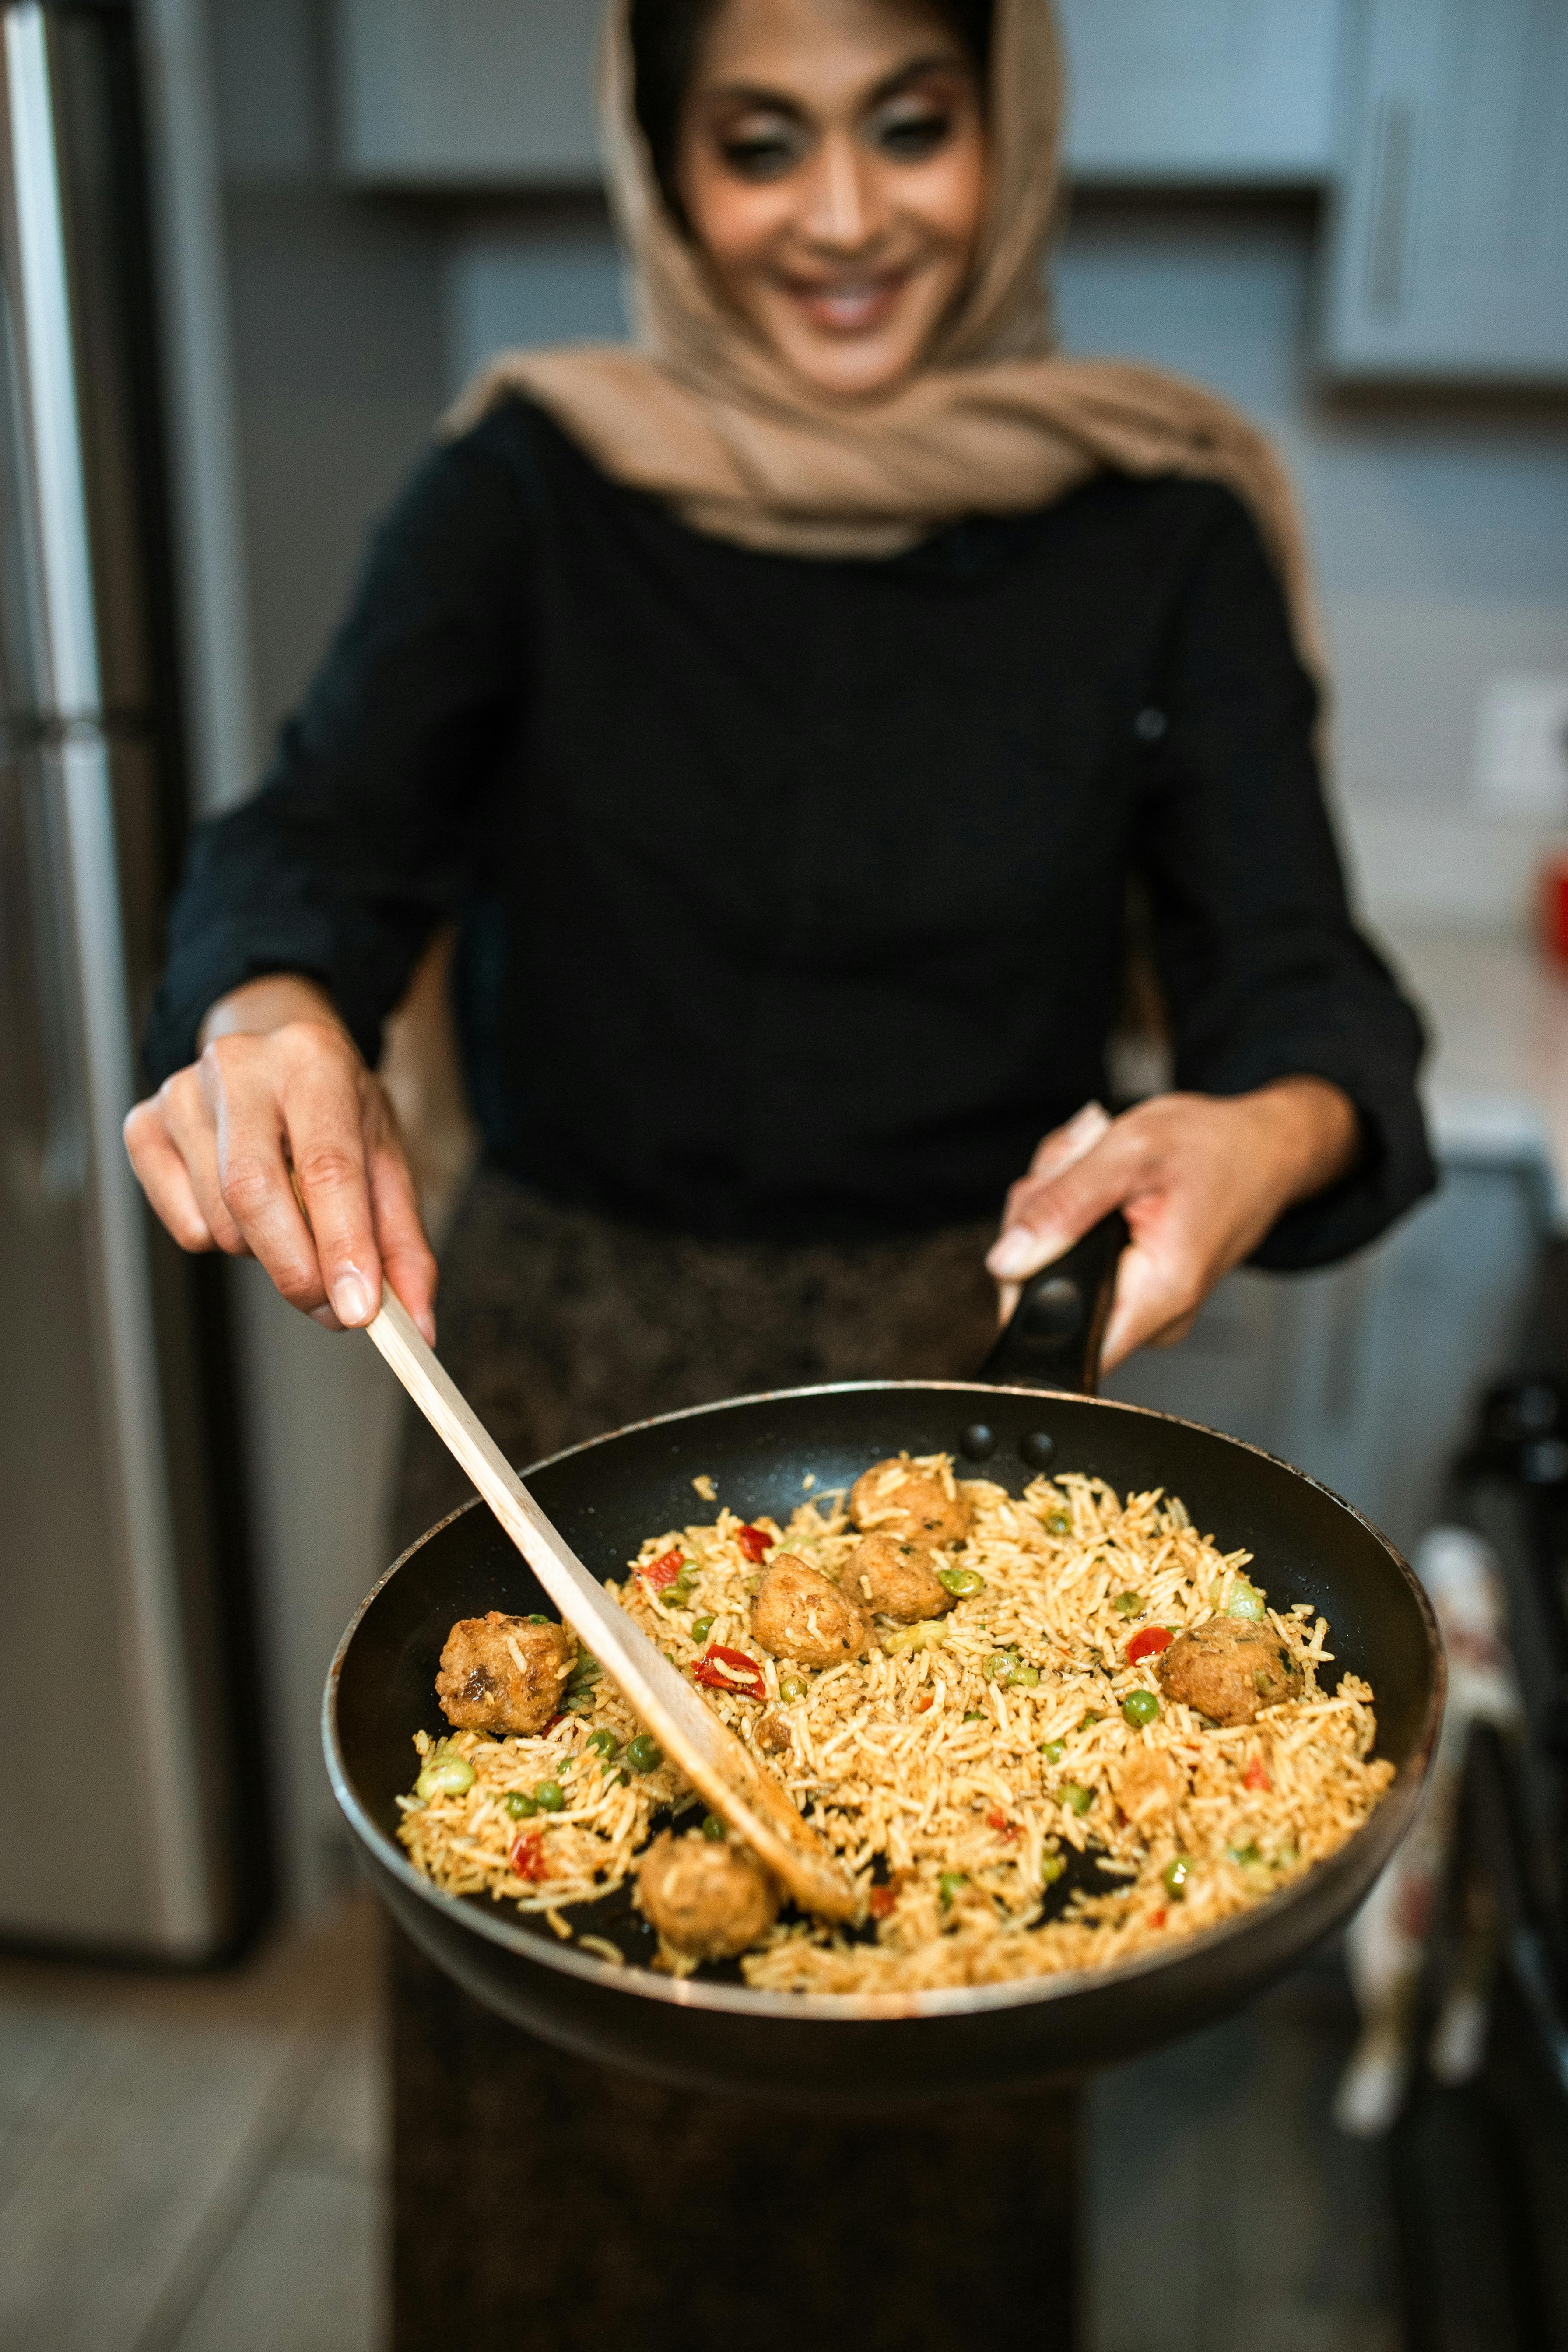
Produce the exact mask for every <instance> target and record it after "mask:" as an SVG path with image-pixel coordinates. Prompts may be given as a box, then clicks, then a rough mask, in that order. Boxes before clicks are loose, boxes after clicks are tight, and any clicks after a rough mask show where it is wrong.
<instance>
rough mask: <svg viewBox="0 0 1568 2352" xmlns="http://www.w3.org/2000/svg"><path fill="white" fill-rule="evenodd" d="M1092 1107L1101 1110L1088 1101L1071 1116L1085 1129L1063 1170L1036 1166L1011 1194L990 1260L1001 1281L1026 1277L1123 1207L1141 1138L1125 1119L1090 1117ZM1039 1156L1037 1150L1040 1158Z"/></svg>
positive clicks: (1065, 1131) (1132, 1181)
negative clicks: (1037, 1170) (1039, 1170)
mask: <svg viewBox="0 0 1568 2352" xmlns="http://www.w3.org/2000/svg"><path fill="white" fill-rule="evenodd" d="M1089 1109H1094V1110H1098V1109H1099V1105H1098V1104H1093V1105H1089V1106H1088V1107H1086V1110H1084V1111H1080V1112H1079V1118H1078V1119H1075V1120H1073V1121H1072V1122H1070V1124H1071V1125H1072V1126H1075V1127H1076V1126H1077V1125H1078V1124H1079V1120H1083V1121H1084V1122H1085V1126H1084V1130H1083V1133H1082V1136H1081V1137H1080V1139H1079V1145H1078V1148H1077V1149H1076V1150H1073V1151H1072V1152H1071V1154H1070V1156H1068V1155H1067V1154H1065V1153H1064V1155H1063V1160H1062V1163H1061V1164H1060V1166H1059V1168H1058V1172H1056V1173H1054V1174H1043V1175H1036V1174H1034V1173H1033V1172H1031V1173H1030V1174H1029V1175H1028V1176H1026V1178H1025V1179H1024V1181H1023V1182H1022V1183H1020V1184H1015V1185H1014V1187H1013V1190H1012V1192H1010V1193H1009V1194H1008V1196H1007V1210H1006V1218H1005V1224H1004V1227H1003V1231H1002V1234H1001V1237H1000V1239H999V1240H997V1241H996V1242H995V1243H994V1244H993V1246H992V1248H991V1250H990V1252H989V1253H988V1255H987V1256H986V1260H985V1263H986V1265H987V1267H988V1268H989V1269H990V1271H991V1273H992V1274H993V1275H994V1276H995V1277H996V1279H997V1280H998V1281H1000V1282H1026V1281H1027V1280H1028V1278H1029V1276H1031V1275H1034V1274H1038V1272H1039V1270H1040V1268H1041V1266H1043V1265H1050V1263H1051V1261H1052V1259H1053V1258H1058V1257H1060V1256H1061V1255H1062V1253H1063V1251H1064V1250H1069V1249H1071V1247H1072V1245H1073V1244H1074V1242H1076V1241H1081V1239H1082V1238H1083V1236H1084V1234H1087V1233H1088V1231H1089V1227H1090V1226H1091V1225H1095V1224H1098V1223H1100V1218H1101V1217H1103V1216H1107V1215H1109V1214H1110V1211H1111V1210H1112V1209H1115V1208H1120V1207H1121V1203H1122V1202H1124V1201H1125V1200H1126V1199H1127V1197H1128V1194H1129V1192H1131V1190H1132V1189H1133V1187H1134V1184H1135V1181H1136V1177H1137V1160H1138V1157H1139V1150H1138V1145H1137V1141H1136V1139H1135V1138H1130V1137H1129V1135H1128V1132H1127V1129H1126V1127H1125V1125H1124V1123H1123V1122H1122V1121H1121V1120H1114V1119H1110V1118H1106V1116H1105V1114H1104V1112H1103V1111H1101V1112H1100V1122H1102V1123H1100V1122H1090V1121H1089V1119H1088V1116H1087V1113H1088V1110H1089ZM1058 1133H1059V1134H1060V1135H1061V1136H1062V1137H1063V1138H1065V1137H1066V1136H1067V1134H1068V1129H1059V1130H1058ZM1054 1140H1055V1139H1054V1138H1047V1141H1054ZM1039 1156H1040V1155H1039V1154H1038V1153H1037V1155H1036V1157H1037V1159H1038V1158H1039Z"/></svg>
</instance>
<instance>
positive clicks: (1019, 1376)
mask: <svg viewBox="0 0 1568 2352" xmlns="http://www.w3.org/2000/svg"><path fill="white" fill-rule="evenodd" d="M1130 1240H1131V1234H1129V1232H1128V1230H1127V1220H1126V1218H1125V1217H1124V1216H1123V1215H1122V1213H1121V1210H1120V1209H1112V1211H1111V1212H1110V1215H1109V1216H1108V1217H1102V1218H1101V1219H1100V1223H1099V1224H1098V1225H1091V1226H1090V1228H1089V1232H1088V1233H1087V1234H1084V1236H1083V1239H1082V1240H1081V1241H1079V1242H1075V1243H1074V1244H1073V1246H1072V1248H1071V1249H1070V1250H1068V1253H1067V1255H1065V1257H1058V1258H1056V1259H1054V1260H1053V1261H1052V1263H1051V1264H1050V1265H1044V1266H1042V1267H1041V1268H1040V1271H1039V1272H1038V1274H1036V1275H1031V1276H1030V1277H1029V1280H1028V1281H1027V1282H1026V1284H1025V1285H1024V1289H1023V1295H1022V1296H1021V1297H1020V1298H1019V1300H1018V1304H1017V1306H1016V1307H1015V1309H1014V1311H1013V1314H1012V1317H1011V1318H1010V1320H1009V1321H1008V1323H1007V1324H1006V1326H1005V1328H1004V1330H1003V1331H1002V1334H1001V1336H1000V1338H999V1339H997V1342H996V1345H995V1346H994V1348H993V1349H992V1350H991V1353H990V1354H989V1355H988V1356H987V1357H986V1359H985V1361H984V1363H983V1364H982V1365H981V1367H980V1370H979V1373H978V1374H977V1376H976V1377H977V1378H978V1379H980V1380H983V1381H994V1382H995V1383H996V1385H997V1386H998V1387H999V1388H1026V1389H1071V1390H1073V1391H1076V1392H1077V1393H1079V1395H1082V1396H1094V1395H1095V1394H1096V1393H1097V1392H1098V1391H1099V1388H1100V1349H1101V1348H1102V1347H1103V1346H1104V1344H1105V1327H1106V1325H1107V1323H1108V1322H1109V1321H1110V1302H1111V1299H1112V1298H1113V1297H1114V1296H1115V1294H1116V1269H1117V1267H1118V1265H1120V1264H1121V1253H1122V1251H1123V1250H1124V1249H1125V1248H1126V1247H1127V1244H1128V1243H1129V1241H1130Z"/></svg>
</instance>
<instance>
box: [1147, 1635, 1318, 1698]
mask: <svg viewBox="0 0 1568 2352" xmlns="http://www.w3.org/2000/svg"><path fill="white" fill-rule="evenodd" d="M1155 1672H1156V1674H1157V1675H1159V1677H1160V1686H1161V1688H1162V1689H1163V1692H1164V1694H1165V1696H1166V1697H1167V1698H1173V1699H1176V1700H1178V1701H1180V1703H1181V1704H1182V1705H1183V1706H1190V1707H1192V1708H1193V1709H1194V1712H1195V1713H1196V1714H1198V1715H1206V1716H1207V1717H1208V1719H1209V1721H1210V1722H1211V1723H1224V1724H1235V1723H1250V1722H1251V1721H1252V1720H1253V1718H1254V1717H1255V1716H1256V1715H1257V1714H1258V1709H1259V1708H1260V1707H1265V1706H1279V1703H1280V1701H1281V1700H1282V1699H1288V1698H1299V1697H1300V1694H1301V1670H1300V1666H1298V1665H1297V1664H1295V1662H1294V1661H1293V1659H1292V1658H1291V1656H1290V1653H1289V1650H1287V1649H1286V1648H1285V1647H1284V1645H1283V1643H1281V1642H1280V1639H1279V1634H1278V1633H1276V1632H1275V1631H1274V1628H1273V1627H1272V1625H1261V1624H1259V1623H1258V1622H1257V1621H1256V1620H1255V1619H1252V1618H1248V1617H1214V1618H1211V1619H1210V1621H1209V1622H1208V1623H1207V1624H1206V1625H1194V1627H1193V1629H1192V1631H1191V1633H1179V1634H1178V1635H1177V1636H1176V1639H1175V1640H1174V1641H1173V1643H1171V1646H1170V1648H1169V1649H1168V1650H1164V1651H1162V1653H1161V1654H1160V1661H1159V1664H1158V1665H1157V1666H1156V1668H1155Z"/></svg>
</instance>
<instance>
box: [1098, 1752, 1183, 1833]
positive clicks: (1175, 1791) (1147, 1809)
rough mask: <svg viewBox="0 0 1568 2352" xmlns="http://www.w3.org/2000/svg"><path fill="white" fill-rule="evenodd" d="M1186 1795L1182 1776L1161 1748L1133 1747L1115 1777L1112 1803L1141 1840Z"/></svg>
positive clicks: (1159, 1823)
mask: <svg viewBox="0 0 1568 2352" xmlns="http://www.w3.org/2000/svg"><path fill="white" fill-rule="evenodd" d="M1186 1793H1187V1776H1186V1774H1185V1773H1184V1771H1183V1769H1182V1768H1181V1766H1180V1765H1179V1764H1178V1763H1177V1761H1176V1759H1175V1758H1174V1757H1173V1756H1172V1755H1169V1754H1167V1753H1166V1751H1165V1750H1164V1749H1163V1748H1152V1749H1151V1748H1134V1750H1133V1752H1132V1754H1131V1756H1130V1757H1129V1758H1128V1759H1127V1761H1126V1763H1125V1764H1123V1765H1122V1767H1121V1770H1120V1771H1119V1772H1118V1773H1117V1775H1116V1780H1115V1794H1116V1801H1117V1803H1118V1804H1119V1805H1120V1806H1121V1810H1122V1811H1123V1812H1124V1813H1125V1814H1126V1816H1127V1818H1128V1820H1129V1821H1130V1822H1131V1824H1132V1826H1133V1828H1134V1829H1136V1830H1142V1832H1143V1834H1144V1835H1145V1837H1147V1836H1149V1835H1151V1834H1152V1832H1154V1831H1155V1830H1157V1829H1160V1828H1162V1827H1163V1825H1164V1823H1165V1822H1168V1821H1169V1820H1170V1818H1171V1816H1172V1814H1173V1812H1174V1811H1175V1810H1176V1807H1177V1806H1178V1805H1179V1804H1180V1803H1181V1801H1182V1800H1183V1798H1184V1796H1185V1795H1186Z"/></svg>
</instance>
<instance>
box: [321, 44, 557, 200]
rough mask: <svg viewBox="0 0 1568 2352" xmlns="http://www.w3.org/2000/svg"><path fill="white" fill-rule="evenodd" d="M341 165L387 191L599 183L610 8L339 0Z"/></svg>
mask: <svg viewBox="0 0 1568 2352" xmlns="http://www.w3.org/2000/svg"><path fill="white" fill-rule="evenodd" d="M332 13H333V29H334V35H335V42H336V52H337V56H336V63H337V77H336V79H337V89H338V158H339V163H340V165H341V167H342V171H343V173H345V175H346V176H347V177H348V178H350V179H352V180H358V181H361V182H364V183H368V184H376V183H379V184H385V185H399V186H405V187H407V186H419V185H421V184H423V185H425V186H429V187H442V186H447V187H452V186H458V187H484V186H487V185H501V186H505V185H520V184H521V185H530V186H534V187H549V186H552V185H554V186H572V185H577V186H582V185H584V184H592V183H594V182H595V181H597V179H598V177H599V157H598V149H597V146H596V143H595V132H594V51H595V42H596V40H597V37H598V28H599V19H600V16H601V14H602V5H601V0H523V5H519V0H334V6H333V12H332Z"/></svg>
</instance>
